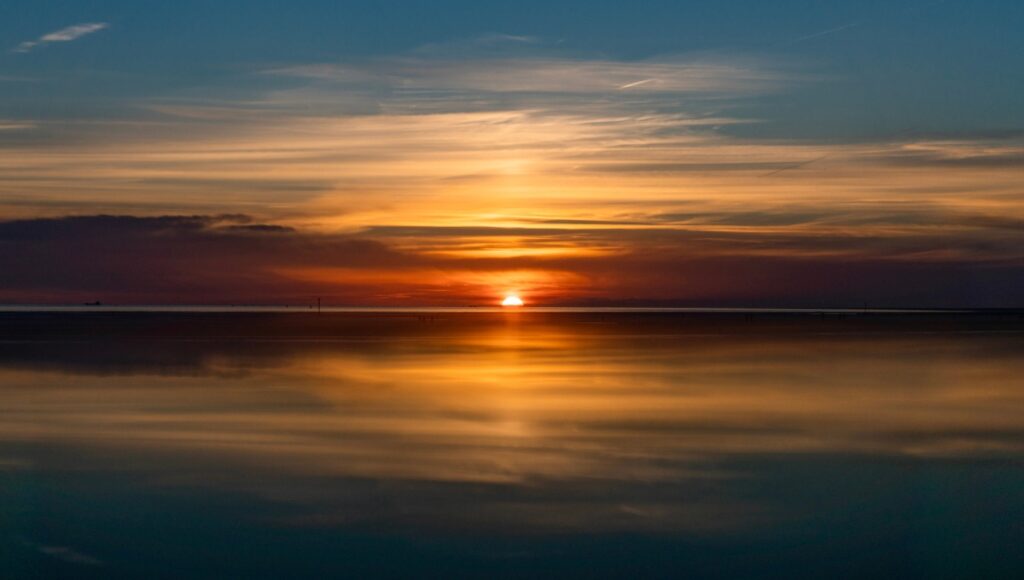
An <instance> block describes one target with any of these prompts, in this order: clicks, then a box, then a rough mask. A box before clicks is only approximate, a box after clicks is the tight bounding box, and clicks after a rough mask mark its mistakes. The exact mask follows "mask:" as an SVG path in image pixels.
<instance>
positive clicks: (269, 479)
mask: <svg viewBox="0 0 1024 580" xmlns="http://www.w3.org/2000/svg"><path fill="white" fill-rule="evenodd" d="M759 314H760V315H759V316H751V315H750V313H745V314H739V313H728V312H718V313H717V314H716V313H706V312H705V313H702V314H694V313H688V312H674V313H673V312H660V313H655V312H643V311H630V312H610V311H586V312H572V311H569V312H566V311H560V312H527V311H523V312H513V313H510V312H491V311H486V312H480V311H473V312H457V311H431V312H429V313H428V312H419V311H414V312H402V311H389V312H377V313H373V312H335V313H324V314H323V315H320V316H317V315H315V314H301V315H292V314H281V313H272V312H263V313H237V314H231V313H224V312H218V313H211V312H190V313H183V312H115V313H110V312H79V313H67V312H52V311H51V312H42V313H23V312H5V313H2V314H0V577H3V578H48V577H71V578H75V577H81V578H118V577H138V578H143V577H144V578H180V577H202V578H225V577H234V578H282V577H381V576H383V577H439V578H451V577H480V578H495V577H499V578H500V577H557V578H571V577H630V578H631V577H675V578H678V577H699V578H821V577H833V578H834V577H848V578H879V577H901V578H1020V577H1022V576H1024V550H1021V549H1020V546H1021V545H1024V356H1022V355H1024V322H1022V321H1021V320H1020V318H1019V316H1003V317H1000V316H989V317H984V316H957V315H919V316H869V315H863V316H854V315H847V314H849V312H844V313H837V314H836V315H835V316H831V317H825V318H822V317H818V316H795V315H785V314H782V313H771V312H760V313H759Z"/></svg>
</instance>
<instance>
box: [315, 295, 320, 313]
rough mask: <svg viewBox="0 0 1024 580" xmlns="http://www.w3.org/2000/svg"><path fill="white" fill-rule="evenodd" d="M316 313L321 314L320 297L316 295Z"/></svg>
mask: <svg viewBox="0 0 1024 580" xmlns="http://www.w3.org/2000/svg"><path fill="white" fill-rule="evenodd" d="M316 313H317V314H320V297H319V296H317V297H316Z"/></svg>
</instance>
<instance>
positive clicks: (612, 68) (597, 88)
mask: <svg viewBox="0 0 1024 580" xmlns="http://www.w3.org/2000/svg"><path fill="white" fill-rule="evenodd" d="M268 73H269V74H274V75H280V76H289V77H298V78H308V79H316V80H320V81H330V82H332V83H335V84H337V85H344V86H360V87H368V86H370V87H379V88H391V89H399V90H407V91H408V90H439V91H456V92H459V91H479V92H485V93H559V94H585V93H612V92H615V91H620V90H623V89H632V90H633V91H634V92H649V93H663V94H680V93H698V94H699V93H730V94H735V93H745V94H749V93H761V92H765V91H772V90H778V89H779V88H781V87H782V86H783V85H784V83H785V82H786V81H789V80H793V79H795V78H797V77H796V75H793V74H787V73H783V72H781V71H780V70H779V67H778V65H777V63H771V64H769V63H767V62H765V61H764V60H761V59H755V58H743V59H740V58H721V57H719V58H712V57H704V58H663V59H659V60H647V61H613V60H594V59H590V60H587V59H569V58H557V57H540V56H531V57H501V58H480V59H473V58H470V59H466V58H461V59H449V58H423V57H406V58H388V59H371V60H367V61H363V62H353V63H338V64H330V63H325V64H309V65H299V66H290V67H284V68H277V69H272V70H270V71H268Z"/></svg>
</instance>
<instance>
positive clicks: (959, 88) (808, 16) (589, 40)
mask: <svg viewBox="0 0 1024 580" xmlns="http://www.w3.org/2000/svg"><path fill="white" fill-rule="evenodd" d="M80 22H104V23H109V28H108V29H106V30H103V31H101V32H98V33H96V34H95V35H90V37H83V38H82V39H80V40H78V41H75V42H74V43H67V44H66V45H61V46H47V47H44V48H41V49H38V50H35V51H33V52H32V53H31V54H12V53H9V52H7V53H5V54H3V56H2V58H0V71H2V74H3V75H5V76H15V77H18V76H24V77H31V78H39V79H44V80H45V81H46V82H47V83H48V85H49V87H52V89H53V90H52V92H51V91H47V90H45V89H40V87H31V86H28V87H26V86H17V84H16V83H8V85H9V86H5V87H4V88H5V89H6V90H5V91H4V93H5V96H3V97H0V107H2V108H3V110H5V112H8V113H11V112H13V113H18V112H32V113H33V114H37V115H38V114H43V115H61V114H69V113H70V114H73V111H74V110H75V109H76V107H75V104H74V103H70V104H69V101H71V100H74V99H78V100H79V101H78V102H79V104H80V105H81V106H83V107H84V106H86V105H87V104H88V105H92V106H96V103H95V101H97V100H107V99H114V100H120V99H124V98H130V97H137V96H146V95H164V94H167V93H168V92H174V91H187V90H189V89H192V88H195V87H197V86H206V85H210V84H218V85H229V86H230V85H231V83H233V82H234V83H238V84H239V85H244V84H245V83H247V82H251V80H250V79H246V78H245V76H246V72H249V71H251V70H253V69H256V68H259V67H262V66H265V65H268V64H288V63H303V62H317V61H331V60H339V59H340V60H343V59H347V58H365V57H367V56H377V55H394V54H402V53H406V52H408V51H412V50H416V49H419V48H422V47H423V46H427V45H432V44H449V43H457V42H464V41H467V40H470V39H475V38H479V37H481V36H485V35H497V34H506V35H512V36H527V37H531V38H534V39H536V40H537V41H538V42H543V43H545V46H546V47H547V48H548V49H549V50H550V51H551V52H558V53H560V54H565V55H571V56H572V57H576V58H581V59H587V58H612V59H622V60H627V61H628V60H642V59H648V58H652V57H658V56H664V55H683V54H693V53H708V52H710V53H721V54H728V55H757V56H760V57H770V58H772V59H778V60H780V61H783V62H786V63H787V64H788V65H790V66H793V67H801V69H802V70H804V71H806V72H807V73H808V74H815V75H818V76H819V77H820V78H821V81H820V82H817V83H813V84H810V83H808V85H807V86H804V87H802V89H801V90H798V91H794V92H791V93H789V94H787V95H786V98H785V99H764V100H763V101H761V102H758V103H755V104H750V105H748V106H749V107H751V108H753V109H754V110H756V113H757V114H758V115H759V116H761V117H764V118H768V119H770V120H773V121H778V122H777V123H773V126H772V127H771V128H770V129H767V128H762V129H761V130H762V131H764V132H767V131H769V130H770V131H771V134H772V135H782V136H785V135H786V133H791V134H792V135H793V136H815V137H822V136H831V137H834V138H859V137H864V136H879V135H885V134H887V133H889V134H892V133H898V132H905V131H920V132H928V131H958V132H971V131H991V130H1005V129H1006V128H1007V127H1013V128H1020V127H1024V110H1022V109H1024V107H1021V106H1019V95H1020V94H1021V92H1022V91H1024V75H1022V74H1021V73H1020V69H1021V66H1020V65H1021V57H1020V55H1021V54H1024V37H1022V35H1020V34H1019V31H1020V30H1021V29H1022V27H1024V6H1022V5H1021V3H1019V2H1014V1H1011V0H998V1H983V2H966V1H957V0H945V1H943V0H910V1H900V2H891V1H890V2H883V1H869V0H860V1H856V2H838V1H820V0H819V1H807V0H803V1H783V2H757V1H750V0H740V1H715V2H712V1H661V2H609V1H587V2H583V1H577V0H567V1H560V2H539V1H537V2H531V1H520V2H486V1H473V2H469V1H462V0H440V1H431V2H425V1H424V2H415V1H384V2H372V3H371V2H328V1H306V2H298V3H295V2H270V1H255V2H253V1H248V2H234V1H222V2H215V3H214V2H196V1H183V2H174V3H140V2H127V1H114V2H109V1H108V2H84V1H82V2H39V1H19V0H13V1H8V2H5V3H4V5H3V7H2V8H0V39H3V41H4V42H5V43H6V44H7V45H9V46H10V47H14V46H16V45H17V44H18V43H20V42H23V41H25V40H30V39H33V38H36V37H38V36H41V35H43V34H46V33H48V32H52V31H54V30H58V29H61V28H64V27H66V26H69V25H73V24H76V23H80ZM87 73H91V74H87ZM51 102H52V103H54V106H53V107H52V108H51V109H48V108H47V105H48V104H49V103H51Z"/></svg>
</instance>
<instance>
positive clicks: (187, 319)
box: [0, 310, 1024, 341]
mask: <svg viewBox="0 0 1024 580" xmlns="http://www.w3.org/2000/svg"><path fill="white" fill-rule="evenodd" d="M509 326H514V327H515V328H519V329H522V330H524V331H530V330H543V329H546V330H552V329H557V330H558V331H560V332H566V333H582V334H586V335H609V336H615V335H630V334H644V335H652V334H653V335H658V334H664V335H666V336H669V335H671V336H677V335H678V336H685V335H725V336H729V335H774V334H789V333H796V334H805V333H806V334H850V335H856V334H865V333H973V332H1011V333H1015V332H1024V310H977V311H957V312H934V311H928V312H924V311H923V312H920V313H907V312H900V313H885V312H864V313H859V312H853V311H851V312H846V313H834V312H833V313H819V312H813V311H806V312H728V313H723V312H686V313H683V312H652V311H642V312H641V311H638V312H611V313H609V312H537V311H530V310H515V311H508V312H503V311H499V312H495V311H485V312H465V311H460V312H427V313H424V312H325V313H321V314H318V313H314V312H310V313H280V312H238V313H233V312H213V313H211V312H0V340H3V341H26V340H43V341H55V340H66V341H82V340H94V339H95V340H104V339H131V340H218V341H261V340H271V341H272V340H345V339H352V340H355V339H386V338H387V337H389V336H401V337H430V336H436V335H438V334H439V333H440V334H460V333H463V332H479V331H480V330H485V329H488V328H507V327H509Z"/></svg>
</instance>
